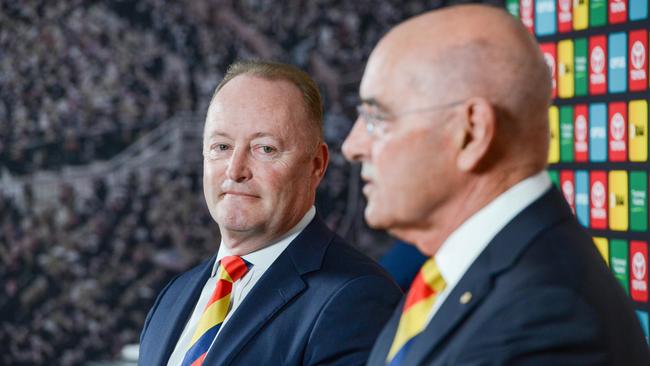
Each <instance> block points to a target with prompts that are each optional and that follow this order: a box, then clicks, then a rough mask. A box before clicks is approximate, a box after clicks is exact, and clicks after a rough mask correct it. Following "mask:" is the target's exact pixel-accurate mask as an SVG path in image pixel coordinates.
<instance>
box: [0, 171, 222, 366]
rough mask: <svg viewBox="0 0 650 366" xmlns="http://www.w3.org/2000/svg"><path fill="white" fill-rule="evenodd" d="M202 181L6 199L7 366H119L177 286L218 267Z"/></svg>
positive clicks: (0, 243) (0, 238)
mask: <svg viewBox="0 0 650 366" xmlns="http://www.w3.org/2000/svg"><path fill="white" fill-rule="evenodd" d="M197 179H198V175H197V174H196V173H191V172H189V173H188V172H185V173H184V174H181V173H179V172H169V171H165V170H161V171H156V172H155V173H152V174H151V175H149V176H144V177H143V176H139V175H136V174H133V175H132V176H131V177H130V178H129V180H128V182H126V183H124V184H122V185H120V186H117V187H111V186H107V185H106V184H105V183H104V181H103V180H101V178H98V179H97V181H96V185H95V189H94V192H93V194H92V196H90V197H87V198H83V199H82V198H80V197H78V195H77V193H76V192H75V190H74V189H73V188H72V187H71V186H70V185H62V186H61V188H60V193H59V199H58V202H57V203H56V204H53V205H45V206H41V205H38V204H34V203H33V202H30V200H31V198H30V197H31V195H30V193H29V192H30V191H29V189H26V190H25V192H24V194H23V199H21V200H20V201H22V204H18V203H17V201H15V200H12V199H8V198H7V197H3V196H0V263H2V265H0V284H2V288H0V318H1V320H2V321H0V344H2V349H3V352H2V353H1V354H0V364H2V365H44V364H48V365H53V364H57V365H79V364H83V362H85V361H87V360H92V359H102V358H104V359H106V358H111V357H113V356H114V355H115V354H117V353H118V352H119V351H120V349H121V348H122V347H123V346H124V345H125V344H127V343H137V341H138V335H139V331H140V329H141V328H142V324H143V323H144V318H145V316H146V312H147V310H148V308H149V307H150V306H151V304H152V303H153V300H154V299H155V296H156V294H157V293H158V292H159V291H160V290H161V289H162V286H164V284H165V283H166V282H167V281H169V280H170V278H171V276H173V275H175V274H176V273H179V272H181V271H182V270H184V269H186V268H188V267H189V266H190V265H193V264H196V263H198V261H199V260H201V259H204V258H207V257H209V255H210V254H212V253H213V252H214V248H216V247H217V246H218V240H219V238H218V231H217V228H216V225H215V224H214V223H213V222H212V219H211V218H210V217H209V214H208V212H207V208H206V207H205V204H204V202H203V199H202V195H201V194H200V192H198V191H197V190H199V189H200V185H199V184H198V182H197V181H196V180H197Z"/></svg>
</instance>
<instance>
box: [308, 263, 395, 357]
mask: <svg viewBox="0 0 650 366" xmlns="http://www.w3.org/2000/svg"><path fill="white" fill-rule="evenodd" d="M400 297H401V292H400V291H399V289H398V287H397V286H396V285H395V284H394V283H393V282H391V281H390V280H389V279H387V278H386V277H381V276H374V275H368V276H363V277H357V278H354V279H352V280H349V281H348V282H347V283H345V284H344V285H343V286H342V287H341V288H340V289H339V290H338V291H336V292H335V293H334V294H333V296H332V297H331V298H330V299H329V301H327V302H326V304H325V306H324V307H323V309H322V311H321V312H320V315H319V316H318V318H317V320H316V322H315V325H314V328H313V330H312V332H311V334H310V336H309V340H308V346H307V350H306V352H305V358H304V362H303V364H304V365H345V366H349V365H365V363H366V361H367V359H368V355H369V353H370V350H371V349H372V346H373V343H374V342H375V339H376V338H377V336H378V335H379V332H380V331H381V329H382V328H383V326H384V324H385V323H386V322H387V321H388V319H389V318H390V316H391V314H392V313H393V310H394V308H395V306H396V304H397V302H398V301H399V299H400Z"/></svg>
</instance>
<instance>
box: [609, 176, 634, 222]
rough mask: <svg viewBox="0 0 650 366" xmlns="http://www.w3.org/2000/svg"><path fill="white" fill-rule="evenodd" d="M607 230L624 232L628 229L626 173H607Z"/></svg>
mask: <svg viewBox="0 0 650 366" xmlns="http://www.w3.org/2000/svg"><path fill="white" fill-rule="evenodd" d="M608 180H609V184H608V186H609V228H610V229H611V230H616V231H626V230H627V227H628V211H629V209H628V194H627V172H626V171H625V170H612V171H611V172H609V179H608Z"/></svg>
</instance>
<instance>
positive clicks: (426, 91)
mask: <svg viewBox="0 0 650 366" xmlns="http://www.w3.org/2000/svg"><path fill="white" fill-rule="evenodd" d="M550 95H551V83H550V76H549V73H548V70H547V67H546V65H545V63H544V60H543V58H542V56H541V54H540V52H539V50H538V47H537V45H536V43H535V41H534V39H533V38H532V37H531V36H530V35H529V34H528V33H527V32H526V30H525V29H524V27H523V26H522V25H521V24H520V22H519V21H517V20H516V19H514V18H513V17H511V16H510V15H508V14H507V13H506V12H505V11H504V10H502V9H499V8H495V7H489V6H484V5H462V6H455V7H450V8H446V9H444V10H440V11H435V12H431V13H426V14H424V15H421V16H418V17H415V18H413V19H410V20H407V21H406V22H404V23H402V24H400V25H398V26H397V27H396V28H394V29H392V30H391V31H390V32H389V33H388V34H387V35H386V36H385V37H384V38H383V39H382V40H381V41H380V42H379V44H378V45H377V47H376V48H375V49H374V51H373V52H372V54H371V56H370V59H369V60H368V63H367V67H366V70H365V72H364V75H363V79H362V82H361V88H360V97H361V100H362V103H361V105H360V106H359V107H358V112H359V118H358V119H357V121H356V123H355V125H354V127H353V129H352V131H351V132H350V135H349V136H348V137H347V139H346V141H345V143H344V145H343V151H344V154H345V155H346V157H347V158H348V159H349V160H351V161H354V162H360V163H361V164H362V169H361V177H362V179H363V180H364V181H365V185H364V187H363V193H364V195H365V196H366V197H367V200H368V205H367V207H366V209H365V217H366V220H367V221H368V223H369V224H370V225H371V226H372V227H374V228H378V229H387V230H388V231H389V232H390V233H392V234H393V235H395V236H397V237H398V238H400V239H403V240H405V241H407V242H410V243H415V245H416V246H417V248H418V249H419V250H420V251H421V252H422V253H424V254H425V255H427V256H429V259H428V260H427V261H426V262H425V264H424V265H423V266H422V268H421V269H420V272H419V273H418V275H417V276H416V278H415V280H414V281H413V284H412V285H411V287H410V289H409V292H408V294H407V296H406V299H405V300H404V301H403V302H402V304H401V305H399V307H398V308H397V310H396V312H395V314H394V315H393V317H392V319H391V320H390V321H389V323H388V324H387V326H386V327H385V328H384V330H383V332H382V333H381V335H380V336H379V338H378V340H377V342H376V343H375V346H374V348H373V351H372V353H371V356H370V360H369V363H368V364H369V365H391V366H392V365H512V364H516V365H522V364H523V365H649V364H650V357H649V355H648V347H647V345H646V342H645V340H644V337H643V334H642V332H641V329H640V326H639V323H638V321H637V319H636V317H635V314H634V310H633V308H632V305H631V303H630V301H629V299H628V298H627V296H626V294H625V293H624V292H623V290H622V288H621V286H620V285H619V284H618V283H617V282H616V280H615V279H614V278H613V276H612V275H611V274H610V272H609V270H608V268H607V266H606V265H605V263H604V261H603V260H602V258H601V257H600V255H599V253H598V252H597V250H596V249H595V246H594V245H593V243H592V240H591V238H590V237H589V236H588V235H587V233H586V232H585V231H584V230H583V229H582V227H581V226H580V225H579V224H578V223H577V222H576V220H575V218H574V216H573V215H572V213H571V211H570V209H569V207H568V206H567V204H566V203H565V201H564V200H563V198H562V195H561V194H560V193H559V192H558V191H557V190H556V189H554V188H552V187H551V186H552V185H551V183H550V181H549V178H548V176H547V173H546V172H545V171H544V169H545V165H546V157H547V149H548V140H549V131H548V120H547V118H548V117H547V111H548V107H549V104H550Z"/></svg>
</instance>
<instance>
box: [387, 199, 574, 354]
mask: <svg viewBox="0 0 650 366" xmlns="http://www.w3.org/2000/svg"><path fill="white" fill-rule="evenodd" d="M571 217H572V215H571V211H570V209H569V207H568V206H567V204H566V202H565V201H564V199H563V197H562V196H561V193H560V192H559V191H557V190H556V189H555V188H552V189H551V190H549V191H548V192H546V193H545V194H544V195H542V197H540V198H539V199H538V200H537V201H535V202H533V203H532V204H531V205H530V206H528V207H527V208H525V209H524V210H523V211H522V212H521V213H519V214H518V215H517V216H516V217H515V218H514V219H513V220H512V221H511V222H510V223H508V224H507V225H506V226H505V227H504V228H503V230H501V231H500V232H499V233H498V234H497V235H496V236H495V237H494V239H492V241H491V242H490V244H488V246H487V247H486V248H485V250H484V251H483V252H482V253H481V254H480V255H479V256H478V258H477V259H476V260H475V261H474V263H473V264H472V265H471V266H470V268H469V269H468V270H467V272H466V273H465V275H464V276H463V277H462V278H461V280H460V281H459V282H458V284H457V285H456V286H455V287H454V289H453V290H452V292H451V293H450V294H449V296H448V297H447V298H446V299H445V302H444V303H443V304H442V306H441V307H440V308H439V309H438V311H437V312H436V314H435V315H434V317H433V318H432V319H431V321H430V322H429V324H428V325H427V327H426V328H425V330H424V331H423V332H422V333H421V334H420V335H419V336H418V338H417V339H416V340H415V342H414V344H413V346H412V348H411V350H410V351H409V354H408V356H407V358H406V362H405V364H406V365H420V364H423V363H424V361H425V359H426V358H427V357H428V356H429V355H430V354H431V353H433V352H435V350H436V349H437V348H438V347H440V346H442V345H443V343H444V341H445V340H447V339H449V337H450V335H451V334H452V333H453V332H454V330H455V329H457V328H458V327H459V326H460V325H462V322H463V320H464V319H466V318H467V317H468V316H469V315H470V314H471V313H472V312H473V310H474V309H476V307H477V306H478V305H479V304H480V303H481V302H482V300H483V299H484V298H485V297H486V296H487V295H488V294H489V292H490V290H491V289H492V286H493V283H494V278H495V277H496V276H498V274H499V273H501V272H503V271H505V270H506V269H508V268H510V267H511V266H512V265H514V263H515V262H516V260H517V259H518V258H519V257H520V256H521V255H522V253H523V252H524V251H525V249H526V248H527V247H528V245H529V243H530V242H531V241H532V240H534V239H535V237H537V236H538V235H539V234H540V233H542V232H543V231H545V230H546V229H548V228H549V227H551V226H552V225H554V224H555V223H557V222H559V221H562V220H565V219H568V218H571ZM467 294H471V295H467ZM400 310H401V308H400ZM396 328H397V324H395V325H393V335H394V331H395V329H396ZM391 341H392V339H390V340H389V342H391ZM387 347H390V343H389V344H388V346H387ZM387 352H388V351H387V350H386V353H387Z"/></svg>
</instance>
